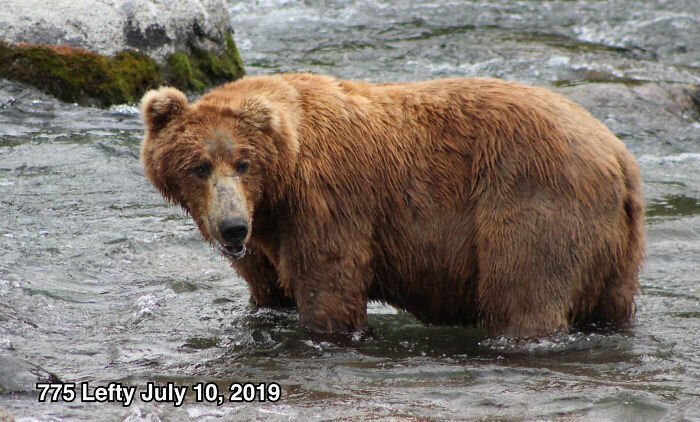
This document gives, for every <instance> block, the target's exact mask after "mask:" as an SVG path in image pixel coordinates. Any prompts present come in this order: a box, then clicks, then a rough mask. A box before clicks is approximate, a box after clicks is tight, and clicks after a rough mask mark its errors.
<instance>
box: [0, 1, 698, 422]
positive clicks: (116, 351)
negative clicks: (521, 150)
mask: <svg viewBox="0 0 700 422" xmlns="http://www.w3.org/2000/svg"><path fill="white" fill-rule="evenodd" d="M230 12H231V15H232V23H233V26H234V27H235V29H236V39H237V41H238V44H239V47H240V50H241V53H242V55H243V58H244V61H245V62H246V63H247V69H248V72H249V73H251V74H261V73H272V72H280V71H314V72H321V73H328V74H332V75H335V76H339V77H344V78H360V79H369V80H374V81H399V80H405V81H407V80H417V79H424V78H437V77H441V76H495V77H501V78H506V79H513V80H520V81H524V82H528V83H531V84H536V85H542V86H547V87H550V88H552V89H556V90H559V91H560V92H562V93H564V94H565V95H567V96H569V97H570V98H572V99H574V100H576V101H578V102H580V103H581V104H583V105H584V106H585V107H587V108H588V109H589V110H590V111H591V112H592V113H593V114H594V115H595V116H596V117H598V118H599V119H601V120H602V121H604V122H605V123H606V124H607V125H608V126H609V127H610V128H611V129H612V130H613V131H614V132H615V133H616V134H617V135H618V136H619V137H620V138H621V139H622V140H623V141H624V142H625V144H626V145H627V146H628V148H629V149H630V150H631V151H632V152H633V153H634V155H635V156H636V157H637V159H638V160H639V163H640V165H641V168H642V173H643V179H644V190H645V194H646V200H647V212H648V223H647V235H648V251H647V263H646V267H645V269H644V271H643V273H642V275H641V282H642V285H643V288H644V293H643V295H642V296H641V297H640V299H639V309H638V312H637V316H636V319H635V320H634V322H633V323H632V324H630V325H629V326H627V327H620V328H617V329H614V330H613V329H611V330H607V331H598V332H591V333H588V332H572V333H569V334H562V335H559V336H554V337H551V338H547V339H541V340H532V341H511V340H505V339H493V338H487V337H486V335H485V333H484V331H483V330H481V329H476V328H456V327H426V326H423V325H421V324H419V323H418V322H416V320H414V319H413V318H412V317H410V316H408V315H406V314H404V313H400V312H396V311H394V310H393V309H391V308H388V307H385V306H382V305H380V304H371V305H370V325H371V326H372V327H373V330H372V332H371V333H370V334H369V335H364V336H355V337H353V338H351V339H347V341H333V342H329V341H327V340H326V339H323V338H316V337H314V336H312V335H310V334H309V333H307V332H305V331H303V330H301V329H299V328H298V319H297V315H296V314H294V313H284V312H274V311H259V312H254V311H252V310H250V309H249V308H248V305H247V300H248V295H247V291H246V287H245V286H244V284H243V282H242V281H241V280H240V279H238V278H237V277H236V276H235V275H234V273H233V272H232V270H231V269H230V268H229V267H228V265H227V264H226V262H225V261H224V260H223V258H221V257H220V256H219V255H218V254H217V252H215V251H214V250H212V249H210V248H209V247H208V246H207V245H205V244H204V243H203V242H202V240H201V238H200V235H199V233H198V231H197V230H196V228H195V226H194V224H193V223H192V222H191V221H190V219H189V218H188V217H187V216H185V215H184V214H183V213H182V212H181V211H180V210H179V209H178V208H175V207H172V206H168V205H167V204H166V203H165V202H164V201H163V200H162V199H161V198H160V196H159V195H158V194H157V193H156V192H155V191H154V189H153V188H152V187H151V186H150V185H149V184H148V183H147V181H146V179H145V178H144V176H143V174H142V170H141V168H140V165H139V162H138V149H139V142H140V138H141V133H142V127H141V123H140V121H139V118H138V116H137V114H136V109H135V108H134V107H133V106H128V105H125V106H119V107H113V108H111V109H109V110H97V109H91V108H82V107H78V106H76V105H71V104H64V103H61V102H59V101H56V100H54V99H51V98H49V97H47V96H44V95H42V94H40V93H37V92H36V91H35V90H32V89H30V88H27V87H24V86H19V85H16V84H13V83H10V82H7V81H0V251H1V252H0V392H2V391H4V392H3V393H1V394H0V408H1V407H4V408H6V409H7V410H9V412H10V413H11V414H13V415H14V416H15V417H16V418H17V419H19V420H31V419H32V418H37V419H40V420H45V419H71V420H72V419H94V420H129V421H138V420H148V421H155V420H181V419H187V418H191V419H204V420H207V419H210V420H230V419H241V420H249V419H263V420H264V419H274V420H294V419H297V420H308V419H312V420H326V419H343V420H344V419H350V420H368V419H369V420H372V419H374V420H376V419H392V420H418V419H420V420H423V419H435V420H443V419H448V420H452V419H468V420H473V419H486V420H493V419H497V420H522V419H525V420H533V419H535V420H542V419H545V420H579V419H580V420H634V421H638V420H700V289H699V287H698V280H700V90H698V87H697V86H696V85H693V84H698V83H700V42H699V40H700V3H698V2H697V0H687V1H683V0H676V1H649V2H638V1H634V0H614V1H609V2H606V1H596V0H580V1H563V0H559V1H546V2H539V1H515V0H501V1H474V2H464V1H440V2H424V3H420V4H416V3H415V2H409V1H394V2H388V1H386V2H384V1H378V0H365V1H360V0H357V1H305V2H296V1H282V0H264V1H258V2H237V1H231V2H230ZM37 380H41V381H46V380H49V381H57V380H60V381H62V382H66V383H76V386H78V387H77V388H79V385H80V383H88V384H89V386H90V387H91V388H94V387H98V386H107V385H108V384H109V383H110V382H120V383H121V384H123V385H127V386H135V387H138V392H141V391H144V390H145V389H146V388H147V383H148V382H154V383H155V384H156V385H158V386H166V385H167V384H168V383H169V382H172V383H174V385H177V386H189V389H188V391H189V392H188V394H187V396H186V397H185V399H184V404H183V405H182V406H178V407H175V406H174V405H173V404H171V403H156V402H145V401H143V400H136V401H135V402H134V403H132V404H131V405H130V406H123V405H122V404H121V403H95V402H84V401H83V402H80V401H77V400H76V401H72V402H65V401H61V400H59V401H58V402H45V403H40V402H39V401H38V398H39V394H38V393H39V392H38V391H37V390H36V389H35V388H34V383H35V382H36V381H37ZM244 382H252V383H261V382H264V383H272V382H276V383H278V384H279V385H280V386H281V389H282V397H281V399H280V400H279V401H277V402H270V401H267V402H254V403H230V402H228V400H225V401H227V402H226V403H224V404H222V405H217V404H213V403H204V402H203V403H198V402H197V401H196V398H197V397H196V395H195V394H194V392H193V388H192V386H194V385H195V384H197V383H214V384H212V385H214V386H217V387H218V389H219V391H220V392H222V393H227V394H226V397H225V398H226V399H228V389H229V386H230V385H231V384H232V383H244ZM207 388H210V387H207ZM211 388H212V389H213V388H214V387H211ZM22 390H25V391H22ZM90 391H94V390H90ZM138 392H137V394H138Z"/></svg>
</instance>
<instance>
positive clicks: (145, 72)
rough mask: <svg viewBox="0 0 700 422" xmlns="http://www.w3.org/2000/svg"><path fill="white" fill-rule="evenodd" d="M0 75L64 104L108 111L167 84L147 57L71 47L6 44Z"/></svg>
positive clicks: (0, 50)
mask: <svg viewBox="0 0 700 422" xmlns="http://www.w3.org/2000/svg"><path fill="white" fill-rule="evenodd" d="M0 76H1V77H4V78H7V79H11V80H15V81H19V82H24V83H27V84H30V85H33V86H36V87H37V88H39V89H41V90H42V91H45V92H48V93H49V94H52V95H54V96H56V97H58V98H60V99H61V100H63V101H69V102H78V103H81V104H94V105H101V106H107V105H110V104H117V103H127V102H134V101H136V100H137V99H138V96H139V94H140V93H142V92H143V91H145V90H146V89H148V88H150V87H154V86H158V85H160V84H161V83H162V77H161V75H160V72H159V70H158V65H157V64H156V63H155V61H153V59H151V58H149V57H147V56H145V55H144V54H141V53H137V52H133V51H124V52H122V53H119V54H117V55H116V56H114V57H112V58H107V57H104V56H100V55H99V54H95V53H91V52H89V51H86V50H81V49H75V48H70V47H63V46H61V47H53V46H39V45H28V44H23V45H16V46H11V45H8V44H6V43H0Z"/></svg>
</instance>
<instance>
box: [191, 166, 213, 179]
mask: <svg viewBox="0 0 700 422" xmlns="http://www.w3.org/2000/svg"><path fill="white" fill-rule="evenodd" d="M192 173H194V175H195V176H197V177H199V178H200V179H207V178H209V176H211V164H209V163H204V164H200V165H198V166H197V167H195V168H193V169H192Z"/></svg>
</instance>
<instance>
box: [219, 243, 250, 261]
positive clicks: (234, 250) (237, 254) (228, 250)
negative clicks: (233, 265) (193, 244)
mask: <svg viewBox="0 0 700 422" xmlns="http://www.w3.org/2000/svg"><path fill="white" fill-rule="evenodd" d="M219 252H221V254H222V255H223V256H225V257H227V258H233V259H241V258H243V257H244V256H245V254H246V252H247V249H246V247H245V244H240V245H229V244H222V245H221V246H219Z"/></svg>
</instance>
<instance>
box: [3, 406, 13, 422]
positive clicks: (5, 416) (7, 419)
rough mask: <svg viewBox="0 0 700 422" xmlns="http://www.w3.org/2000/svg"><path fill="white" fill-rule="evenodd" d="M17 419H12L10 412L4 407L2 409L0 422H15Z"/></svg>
mask: <svg viewBox="0 0 700 422" xmlns="http://www.w3.org/2000/svg"><path fill="white" fill-rule="evenodd" d="M14 420H15V418H13V417H12V415H11V414H10V412H9V411H8V410H7V409H5V408H4V407H0V422H14Z"/></svg>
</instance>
